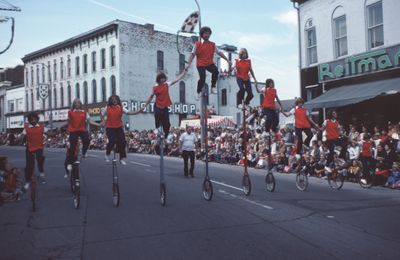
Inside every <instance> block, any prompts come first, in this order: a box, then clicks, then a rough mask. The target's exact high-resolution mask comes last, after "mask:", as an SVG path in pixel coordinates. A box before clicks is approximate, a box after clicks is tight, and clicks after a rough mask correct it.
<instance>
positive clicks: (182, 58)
mask: <svg viewBox="0 0 400 260" xmlns="http://www.w3.org/2000/svg"><path fill="white" fill-rule="evenodd" d="M184 69H185V55H184V54H179V72H182V71H183V70H184Z"/></svg>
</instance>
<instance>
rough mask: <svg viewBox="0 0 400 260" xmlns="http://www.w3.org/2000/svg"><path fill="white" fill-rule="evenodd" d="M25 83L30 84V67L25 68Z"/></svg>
mask: <svg viewBox="0 0 400 260" xmlns="http://www.w3.org/2000/svg"><path fill="white" fill-rule="evenodd" d="M25 84H26V85H27V86H29V72H28V69H26V70H25Z"/></svg>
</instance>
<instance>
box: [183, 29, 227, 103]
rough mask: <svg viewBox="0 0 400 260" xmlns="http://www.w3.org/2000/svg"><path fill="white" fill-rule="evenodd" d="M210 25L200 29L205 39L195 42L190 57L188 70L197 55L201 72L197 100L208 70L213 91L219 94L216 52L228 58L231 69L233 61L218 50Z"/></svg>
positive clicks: (201, 35)
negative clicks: (211, 38) (212, 39)
mask: <svg viewBox="0 0 400 260" xmlns="http://www.w3.org/2000/svg"><path fill="white" fill-rule="evenodd" d="M211 33H212V31H211V29H210V27H206V26H205V27H202V28H201V29H200V37H201V39H203V41H201V40H200V41H197V42H195V44H194V46H193V50H192V54H191V55H190V57H189V61H188V65H187V67H186V70H188V69H189V67H190V65H191V64H192V61H193V59H194V57H195V56H196V67H197V71H198V72H199V77H200V78H199V81H198V82H197V96H196V100H199V99H200V97H201V91H202V89H203V86H204V84H205V82H206V71H209V72H211V74H212V77H211V93H212V94H217V80H218V74H219V72H218V68H217V66H215V63H214V54H218V55H219V56H220V57H221V58H223V59H224V60H226V61H227V62H228V64H229V70H230V68H231V65H232V64H231V62H230V61H229V60H228V59H227V58H226V56H225V55H224V53H223V52H221V51H220V50H218V48H217V47H216V46H215V43H214V42H212V41H210V36H211Z"/></svg>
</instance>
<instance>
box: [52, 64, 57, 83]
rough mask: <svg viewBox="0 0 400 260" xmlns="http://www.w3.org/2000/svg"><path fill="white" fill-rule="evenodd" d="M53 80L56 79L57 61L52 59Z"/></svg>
mask: <svg viewBox="0 0 400 260" xmlns="http://www.w3.org/2000/svg"><path fill="white" fill-rule="evenodd" d="M53 80H57V62H56V61H54V64H53Z"/></svg>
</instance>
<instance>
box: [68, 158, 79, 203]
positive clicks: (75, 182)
mask: <svg viewBox="0 0 400 260" xmlns="http://www.w3.org/2000/svg"><path fill="white" fill-rule="evenodd" d="M79 165H80V162H79V160H76V161H75V162H74V163H73V164H72V171H71V176H70V178H71V184H72V193H73V194H74V197H73V200H74V207H75V209H78V208H79V205H80V178H79V175H80V169H79Z"/></svg>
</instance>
